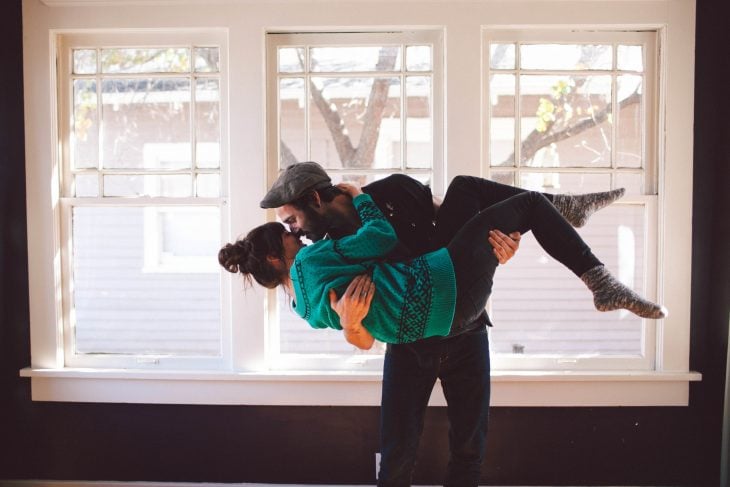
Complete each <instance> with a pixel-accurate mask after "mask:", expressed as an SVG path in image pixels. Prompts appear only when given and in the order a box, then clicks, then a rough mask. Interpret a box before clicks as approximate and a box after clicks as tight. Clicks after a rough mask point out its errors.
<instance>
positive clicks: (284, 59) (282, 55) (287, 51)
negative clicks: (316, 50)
mask: <svg viewBox="0 0 730 487" xmlns="http://www.w3.org/2000/svg"><path fill="white" fill-rule="evenodd" d="M303 71H304V48H303V47H280V48H279V72H280V73H301V72H303Z"/></svg>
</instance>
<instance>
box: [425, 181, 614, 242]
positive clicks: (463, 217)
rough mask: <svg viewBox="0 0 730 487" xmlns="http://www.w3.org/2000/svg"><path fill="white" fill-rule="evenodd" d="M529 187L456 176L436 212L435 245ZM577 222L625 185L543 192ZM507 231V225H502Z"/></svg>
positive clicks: (579, 223)
mask: <svg viewBox="0 0 730 487" xmlns="http://www.w3.org/2000/svg"><path fill="white" fill-rule="evenodd" d="M525 192H527V190H524V189H521V188H516V187H514V186H508V185H506V184H500V183H496V182H494V181H490V180H488V179H483V178H478V177H474V176H456V177H455V178H454V179H453V181H452V182H451V184H450V185H449V189H448V191H446V195H445V196H444V201H443V203H442V204H441V206H440V208H439V210H438V212H437V213H436V242H435V245H434V248H439V247H445V246H446V245H448V243H449V242H450V241H451V239H452V238H453V237H454V235H456V232H457V231H458V230H459V229H460V228H461V227H462V226H463V225H464V224H465V223H466V222H468V221H469V219H470V218H471V217H473V216H474V215H476V214H477V213H479V211H481V210H484V209H486V208H489V207H490V206H492V205H494V204H496V203H499V202H500V201H504V200H506V199H507V198H510V197H512V196H515V195H518V194H522V193H525ZM542 194H543V196H545V198H547V199H548V201H550V202H551V203H553V205H554V206H555V207H556V208H557V209H558V211H559V212H560V213H561V214H562V215H563V216H564V217H565V218H566V219H567V220H568V222H569V223H570V224H571V225H573V226H575V227H580V226H583V225H584V224H585V223H586V221H587V220H588V217H589V216H590V215H591V214H593V212H595V211H597V210H599V209H601V208H603V207H605V206H607V205H609V204H611V203H613V202H614V201H616V200H617V199H619V198H620V197H621V196H623V194H624V190H623V189H616V190H613V191H606V192H601V193H587V194H583V195H566V194H556V195H552V194H548V193H542ZM500 230H502V231H504V229H500Z"/></svg>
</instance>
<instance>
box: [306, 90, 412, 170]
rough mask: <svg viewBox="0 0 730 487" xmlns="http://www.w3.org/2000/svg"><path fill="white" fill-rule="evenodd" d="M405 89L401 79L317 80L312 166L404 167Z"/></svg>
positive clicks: (312, 113) (312, 110)
mask: <svg viewBox="0 0 730 487" xmlns="http://www.w3.org/2000/svg"><path fill="white" fill-rule="evenodd" d="M400 88H401V87H400V80H399V79H398V78H323V77H320V78H312V95H311V96H312V108H311V109H310V116H311V127H310V130H311V158H312V160H315V161H317V162H320V163H321V164H322V165H323V166H324V167H325V168H355V167H362V168H370V167H375V168H395V167H400V164H401V158H400V150H398V147H399V146H398V142H399V141H400V138H401V126H400V124H401V115H400V91H401V90H400ZM369 103H370V104H369ZM355 148H356V149H357V150H356V151H355Z"/></svg>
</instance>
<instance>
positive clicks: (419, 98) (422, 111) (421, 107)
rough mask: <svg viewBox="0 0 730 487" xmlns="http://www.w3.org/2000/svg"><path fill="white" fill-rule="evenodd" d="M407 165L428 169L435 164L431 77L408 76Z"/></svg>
mask: <svg viewBox="0 0 730 487" xmlns="http://www.w3.org/2000/svg"><path fill="white" fill-rule="evenodd" d="M406 116H407V119H406V143H407V145H406V166H407V167H409V168H421V169H427V168H430V167H431V166H432V165H433V118H432V115H431V78H430V77H428V76H409V77H407V78H406Z"/></svg>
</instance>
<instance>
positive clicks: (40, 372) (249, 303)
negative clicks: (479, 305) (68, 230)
mask: <svg viewBox="0 0 730 487" xmlns="http://www.w3.org/2000/svg"><path fill="white" fill-rule="evenodd" d="M358 4H361V5H362V8H359V9H358V10H357V13H358V15H357V20H356V21H353V16H352V12H353V5H358ZM322 5H326V8H323V9H316V10H312V9H311V5H310V4H308V3H302V2H300V1H299V0H283V2H280V3H276V4H269V3H267V2H256V1H255V2H253V3H249V2H245V3H239V2H218V3H216V4H215V8H210V6H209V5H208V4H206V3H205V2H193V3H190V2H188V1H186V0H172V1H169V2H164V4H163V3H159V2H155V3H154V4H149V5H148V4H145V5H141V4H140V3H139V2H136V1H135V0H108V1H105V2H103V6H100V4H99V2H98V0H27V1H24V2H23V32H24V43H23V44H24V45H23V49H24V63H23V65H24V96H25V144H26V146H25V147H26V151H25V153H26V188H27V195H28V196H27V215H28V251H29V263H28V265H29V284H30V321H31V323H30V332H31V365H30V366H29V367H28V368H26V369H23V370H22V371H21V375H22V376H24V377H30V378H31V390H32V397H33V399H34V400H38V401H83V402H126V403H135V402H136V403H168V404H170V403H187V404H282V405H284V404H287V405H296V404H299V405H373V406H374V405H378V404H379V401H380V380H381V376H380V373H379V372H367V371H362V372H357V371H351V372H327V371H305V370H298V371H273V370H271V368H270V364H268V363H267V360H266V356H265V353H264V350H265V344H266V342H267V334H268V333H269V332H268V331H267V330H268V328H267V327H266V326H262V324H265V323H266V320H267V317H266V316H265V314H264V309H265V304H264V302H265V300H266V295H265V293H263V292H261V291H260V290H257V289H254V290H251V291H249V292H247V293H246V294H245V295H243V296H242V292H241V285H240V281H236V280H234V279H233V277H235V276H224V277H223V286H222V293H223V298H222V299H223V300H224V302H228V303H230V307H229V308H230V309H226V308H224V312H225V313H229V318H228V319H229V320H230V322H231V327H230V333H231V340H230V343H229V347H230V357H231V364H230V367H229V368H227V369H226V368H223V369H217V370H211V369H206V370H188V371H185V370H182V369H176V370H171V369H165V370H162V369H161V368H160V367H159V366H154V365H152V366H148V367H146V368H144V369H139V370H131V369H95V368H75V367H68V366H66V364H64V357H63V315H62V312H61V311H62V306H61V296H60V294H59V293H58V292H57V290H58V289H60V287H59V285H60V282H61V278H62V266H61V259H60V252H59V245H60V241H61V237H60V236H61V227H60V221H61V220H60V217H59V216H60V214H59V212H60V211H61V210H60V207H59V189H60V185H59V184H60V177H61V172H60V168H59V161H60V158H59V155H60V149H59V144H58V141H59V138H60V134H59V127H58V124H57V120H58V115H57V110H56V107H57V106H58V100H57V90H56V88H55V87H56V82H57V80H56V78H55V76H56V74H55V73H56V59H55V55H54V53H55V50H56V47H57V46H56V44H55V43H56V39H57V36H58V35H59V34H68V33H72V32H80V31H84V32H87V33H88V32H100V31H108V30H115V29H121V31H120V32H123V31H126V32H134V31H139V30H145V31H148V32H149V31H154V30H158V31H159V30H162V31H165V30H168V31H173V30H180V29H181V24H184V26H185V29H188V30H192V31H198V32H208V31H211V30H220V31H222V32H224V35H225V36H226V38H227V39H228V40H229V44H228V50H229V54H228V58H227V60H228V61H229V62H228V67H229V68H230V69H228V71H227V79H226V82H228V84H229V86H231V87H232V89H231V90H230V91H229V93H228V95H229V99H228V100H227V102H225V103H223V102H222V104H221V110H222V111H226V116H222V117H221V118H222V120H221V121H222V123H224V124H225V123H226V122H228V124H227V132H226V134H225V135H224V137H223V140H224V141H226V140H228V141H229V143H230V145H229V146H227V147H225V148H224V149H223V152H225V154H226V155H224V154H222V158H224V159H225V158H226V157H227V154H231V157H230V159H231V160H232V161H233V163H232V164H231V165H229V167H227V168H226V169H225V170H224V171H223V173H224V176H223V177H224V178H227V180H226V181H225V182H224V183H222V192H223V194H224V195H226V196H225V197H224V205H225V207H226V209H225V210H224V214H226V215H225V216H226V217H228V218H230V224H228V225H224V229H223V231H224V236H225V238H226V239H228V240H229V241H230V240H232V239H234V238H235V237H236V236H237V235H240V234H241V233H242V232H244V231H245V230H247V229H249V228H251V227H252V226H255V225H257V224H260V223H262V222H264V221H266V219H267V215H266V212H264V211H262V210H260V209H259V208H258V202H259V201H260V199H261V196H262V195H263V194H264V192H265V190H266V187H267V184H268V183H269V182H270V179H271V175H270V174H268V173H267V164H266V157H267V149H266V123H267V113H266V112H267V109H266V103H265V96H266V88H265V80H266V69H265V64H266V61H265V33H266V32H273V31H297V32H303V31H313V32H325V31H330V32H332V31H362V32H371V31H383V30H389V29H394V30H403V28H407V29H412V28H420V29H443V31H444V33H445V36H444V72H445V80H446V82H445V85H444V91H445V100H446V103H445V107H444V117H443V119H444V120H443V124H444V146H443V151H444V162H445V165H444V177H443V179H444V180H445V181H447V180H449V179H451V178H453V177H454V176H456V175H458V174H475V175H483V176H486V175H487V172H486V167H485V163H486V160H485V159H483V157H482V155H483V153H484V144H485V143H486V142H485V141H484V139H483V137H482V135H483V134H484V133H485V132H484V126H485V121H484V118H483V113H482V109H481V106H482V105H483V103H482V102H481V100H480V97H481V96H483V88H482V87H483V80H482V76H483V75H484V72H485V69H484V66H483V64H482V62H483V53H482V52H481V51H480V49H481V48H483V46H481V44H482V39H483V36H484V31H488V30H494V29H505V28H509V29H523V28H525V29H535V28H544V29H549V28H560V29H565V28H571V29H576V30H591V29H595V30H607V29H616V30H623V29H627V30H637V29H638V30H642V29H649V30H657V31H658V32H659V36H660V44H661V46H662V52H661V53H660V59H661V60H662V62H661V71H660V72H659V73H658V74H659V90H660V93H661V94H660V96H659V110H658V113H659V118H658V123H659V127H658V130H657V133H658V134H659V136H660V139H659V140H658V141H657V151H658V152H657V160H658V161H660V163H661V164H660V167H659V168H658V173H659V174H658V184H659V187H658V189H659V200H658V208H659V210H658V216H657V219H658V228H659V229H660V230H659V235H658V239H657V240H658V242H657V252H658V256H659V258H658V261H659V262H661V263H662V272H661V273H660V274H659V280H658V282H657V295H658V296H659V297H660V298H663V301H664V302H665V303H667V304H668V305H669V307H670V309H671V314H670V316H669V317H668V318H667V319H665V320H663V322H662V323H661V324H660V326H659V327H658V329H657V341H658V346H657V359H656V370H655V371H653V372H652V371H650V372H646V371H639V372H637V371H608V372H595V371H588V370H586V371H583V372H573V371H539V370H535V371H495V372H493V374H492V383H493V386H492V405H494V406H507V405H510V406H621V405H624V406H644V405H646V406H649V405H653V406H657V405H674V406H677V405H687V404H688V401H689V383H690V382H691V381H694V380H699V379H700V374H698V373H696V372H692V371H690V370H689V340H690V280H691V234H690V232H689V231H688V229H690V228H691V211H692V164H691V161H692V134H693V99H694V97H693V96H692V93H693V92H694V74H693V73H694V69H693V68H694V32H695V0H596V1H592V2H582V3H578V2H574V3H571V4H570V8H569V9H566V8H565V7H566V4H565V3H564V2H562V1H560V0H555V1H553V0H524V1H520V2H501V1H485V2H478V3H468V4H462V3H461V2H456V3H454V2H448V1H437V2H435V3H433V4H431V5H429V8H427V9H421V8H414V5H415V4H414V3H413V2H411V1H409V0H401V1H398V0H396V1H394V2H389V3H387V4H384V3H382V2H379V1H377V0H356V1H355V2H354V3H338V2H330V3H326V4H322ZM383 6H387V10H383V8H381V7H383ZM374 7H378V8H374ZM171 9H175V11H174V15H171ZM394 26H400V27H394ZM414 26H415V27H414ZM185 29H183V30H185ZM223 59H226V58H223ZM224 63H225V61H224ZM229 133H230V134H231V137H228V134H229ZM269 218H270V217H269ZM232 296H235V299H233V298H232ZM431 404H433V405H443V404H445V400H444V398H443V394H442V393H441V391H440V388H439V387H437V388H435V389H434V394H433V396H432V398H431Z"/></svg>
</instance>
